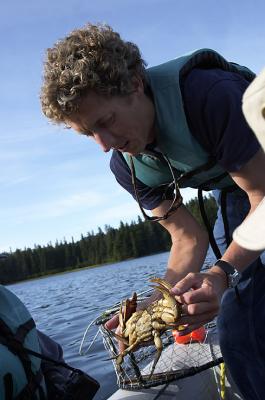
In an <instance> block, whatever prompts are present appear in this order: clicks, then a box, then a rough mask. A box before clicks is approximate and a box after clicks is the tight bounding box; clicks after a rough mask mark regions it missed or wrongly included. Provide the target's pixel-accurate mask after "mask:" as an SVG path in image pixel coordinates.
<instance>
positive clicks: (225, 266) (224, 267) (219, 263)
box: [214, 259, 237, 275]
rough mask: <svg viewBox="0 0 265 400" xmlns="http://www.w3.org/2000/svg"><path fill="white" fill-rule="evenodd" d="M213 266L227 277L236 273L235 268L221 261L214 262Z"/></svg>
mask: <svg viewBox="0 0 265 400" xmlns="http://www.w3.org/2000/svg"><path fill="white" fill-rule="evenodd" d="M214 265H216V266H217V267H219V268H221V269H222V270H223V271H224V272H225V273H226V274H227V275H233V274H234V273H235V272H237V270H236V268H235V267H233V265H231V264H230V263H229V262H227V261H224V260H221V259H220V260H217V261H215V263H214Z"/></svg>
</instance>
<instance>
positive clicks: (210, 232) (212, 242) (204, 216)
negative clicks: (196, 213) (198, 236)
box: [198, 189, 222, 259]
mask: <svg viewBox="0 0 265 400" xmlns="http://www.w3.org/2000/svg"><path fill="white" fill-rule="evenodd" d="M198 200H199V208H200V212H201V216H202V220H203V223H204V225H205V227H206V229H207V232H208V235H209V242H210V245H211V248H212V249H213V252H214V254H215V257H216V258H217V259H219V258H221V257H222V255H221V252H220V250H219V247H218V246H217V243H216V241H215V238H214V235H213V230H212V228H211V226H210V224H209V220H208V218H207V214H206V211H205V207H204V201H203V196H202V189H198Z"/></svg>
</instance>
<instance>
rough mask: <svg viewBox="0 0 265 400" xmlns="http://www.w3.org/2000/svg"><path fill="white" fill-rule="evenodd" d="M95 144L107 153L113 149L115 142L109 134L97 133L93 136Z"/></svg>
mask: <svg viewBox="0 0 265 400" xmlns="http://www.w3.org/2000/svg"><path fill="white" fill-rule="evenodd" d="M93 137H94V140H95V142H96V143H97V144H98V145H99V146H100V147H101V149H102V150H103V151H104V152H105V153H107V152H108V151H110V149H111V148H112V147H113V145H114V142H113V138H112V135H111V134H110V133H108V132H100V133H99V132H95V133H94V134H93Z"/></svg>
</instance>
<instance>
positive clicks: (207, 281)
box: [171, 267, 227, 335]
mask: <svg viewBox="0 0 265 400" xmlns="http://www.w3.org/2000/svg"><path fill="white" fill-rule="evenodd" d="M226 289H227V278H226V274H225V273H224V272H223V271H222V270H221V269H220V268H218V267H212V268H211V269H210V270H208V271H207V272H203V273H202V272H201V273H189V274H188V275H187V276H186V277H185V278H183V279H182V280H181V281H179V282H178V283H177V284H176V285H175V286H174V288H173V289H172V291H171V292H172V293H173V294H174V295H176V296H177V298H179V300H180V302H181V303H183V308H182V309H183V313H184V315H183V316H182V317H181V319H180V321H179V324H180V325H184V326H186V329H185V330H182V331H181V332H179V334H180V335H181V334H182V335H186V334H188V333H190V332H192V331H193V330H194V329H197V328H199V327H200V326H202V325H204V324H206V323H207V322H210V321H211V320H212V319H213V318H214V317H216V315H217V314H218V311H219V307H220V303H221V298H222V295H223V293H224V291H225V290H226Z"/></svg>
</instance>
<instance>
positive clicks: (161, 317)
mask: <svg viewBox="0 0 265 400" xmlns="http://www.w3.org/2000/svg"><path fill="white" fill-rule="evenodd" d="M150 281H151V282H153V283H156V285H152V287H154V288H155V289H157V290H158V291H160V292H161V293H162V295H163V298H161V299H160V300H157V301H155V302H154V303H151V304H150V305H149V306H148V307H147V309H146V310H139V311H136V308H137V294H136V293H134V294H133V296H132V299H131V300H129V299H126V300H125V302H124V301H123V302H122V303H121V307H120V313H119V324H120V329H121V333H120V335H118V334H117V333H114V332H112V334H113V335H114V337H115V338H116V339H117V340H118V341H121V342H122V343H124V344H125V345H126V346H127V347H126V348H125V350H123V351H121V352H120V353H119V354H118V355H117V356H116V357H115V358H116V364H117V367H118V368H119V367H120V366H121V364H122V363H123V360H124V357H125V356H126V355H127V354H129V353H130V352H133V351H135V350H136V348H137V347H138V346H141V345H144V344H146V343H148V344H149V343H150V344H152V343H153V344H154V345H155V347H156V350H157V353H156V356H155V359H154V362H153V365H152V369H151V373H150V377H151V376H152V375H153V373H154V370H155V367H156V365H157V362H158V360H159V358H160V356H161V353H162V350H163V343H162V340H161V335H162V334H163V333H164V332H165V331H167V330H169V329H173V328H176V327H177V326H178V325H179V324H178V320H179V319H180V316H181V304H180V303H179V302H178V301H177V300H176V299H175V297H174V296H173V295H172V294H171V293H170V290H171V289H172V286H171V285H170V284H169V283H168V282H166V281H165V280H164V279H161V278H152V279H150Z"/></svg>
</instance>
